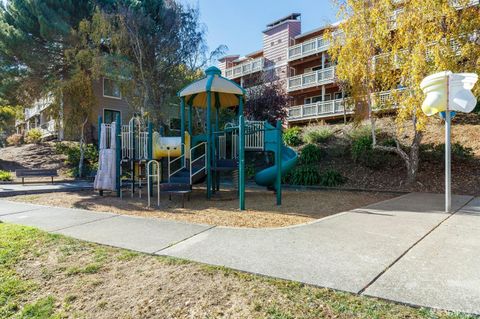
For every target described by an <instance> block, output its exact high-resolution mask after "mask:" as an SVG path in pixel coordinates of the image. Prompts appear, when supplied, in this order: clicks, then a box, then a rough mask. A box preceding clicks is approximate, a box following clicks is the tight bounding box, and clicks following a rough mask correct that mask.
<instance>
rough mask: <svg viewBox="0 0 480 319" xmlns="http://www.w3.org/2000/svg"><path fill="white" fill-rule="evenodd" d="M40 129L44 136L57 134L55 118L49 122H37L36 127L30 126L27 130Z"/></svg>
mask: <svg viewBox="0 0 480 319" xmlns="http://www.w3.org/2000/svg"><path fill="white" fill-rule="evenodd" d="M33 129H36V130H39V131H40V132H41V133H42V138H46V137H51V136H55V135H57V133H58V132H57V126H56V124H55V120H50V121H48V122H45V123H42V124H39V125H38V124H37V125H36V126H34V127H28V128H27V129H26V131H25V133H27V132H28V131H30V130H33Z"/></svg>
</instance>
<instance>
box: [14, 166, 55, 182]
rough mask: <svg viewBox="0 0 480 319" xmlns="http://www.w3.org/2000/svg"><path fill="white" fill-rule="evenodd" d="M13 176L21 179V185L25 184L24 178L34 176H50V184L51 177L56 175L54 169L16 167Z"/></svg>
mask: <svg viewBox="0 0 480 319" xmlns="http://www.w3.org/2000/svg"><path fill="white" fill-rule="evenodd" d="M15 176H17V178H21V179H22V185H24V184H25V178H35V177H51V178H52V184H53V178H54V177H57V176H58V173H57V170H56V169H40V168H32V169H17V170H16V171H15Z"/></svg>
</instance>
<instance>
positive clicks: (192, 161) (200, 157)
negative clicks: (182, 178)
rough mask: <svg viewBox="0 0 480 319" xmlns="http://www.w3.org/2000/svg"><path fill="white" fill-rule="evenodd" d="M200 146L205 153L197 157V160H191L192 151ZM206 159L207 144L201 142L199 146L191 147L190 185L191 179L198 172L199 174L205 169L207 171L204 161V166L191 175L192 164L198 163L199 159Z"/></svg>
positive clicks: (191, 157) (191, 156) (191, 158)
mask: <svg viewBox="0 0 480 319" xmlns="http://www.w3.org/2000/svg"><path fill="white" fill-rule="evenodd" d="M200 146H203V147H204V151H205V152H204V153H203V155H201V156H199V157H198V158H196V159H193V150H195V149H197V148H199V147H200ZM206 157H207V142H202V143H200V144H198V145H196V146H195V147H192V148H191V149H190V185H192V184H193V177H194V176H195V175H197V174H198V173H199V172H201V171H202V170H203V171H206V169H207V161H205V165H204V166H203V167H202V168H200V169H199V170H198V171H196V172H195V173H192V172H193V163H196V162H197V161H199V160H201V159H206Z"/></svg>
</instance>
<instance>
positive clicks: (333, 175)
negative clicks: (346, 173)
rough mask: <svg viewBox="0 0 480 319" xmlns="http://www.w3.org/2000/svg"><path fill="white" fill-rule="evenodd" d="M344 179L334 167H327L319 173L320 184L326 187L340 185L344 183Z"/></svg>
mask: <svg viewBox="0 0 480 319" xmlns="http://www.w3.org/2000/svg"><path fill="white" fill-rule="evenodd" d="M345 181H346V179H345V177H343V176H342V174H340V173H339V172H338V171H336V170H334V169H329V170H327V171H325V172H324V173H323V174H321V175H320V185H322V186H326V187H335V186H338V185H342V184H344V183H345Z"/></svg>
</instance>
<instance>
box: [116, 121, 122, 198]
mask: <svg viewBox="0 0 480 319" xmlns="http://www.w3.org/2000/svg"><path fill="white" fill-rule="evenodd" d="M121 130H122V122H121V120H120V114H117V117H116V119H115V138H116V141H117V143H116V144H117V145H116V146H117V149H116V161H117V163H116V174H115V175H116V177H117V178H116V187H115V188H116V190H117V196H118V197H120V178H121V176H120V165H121V163H120V161H121V159H122V137H121Z"/></svg>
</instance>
